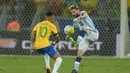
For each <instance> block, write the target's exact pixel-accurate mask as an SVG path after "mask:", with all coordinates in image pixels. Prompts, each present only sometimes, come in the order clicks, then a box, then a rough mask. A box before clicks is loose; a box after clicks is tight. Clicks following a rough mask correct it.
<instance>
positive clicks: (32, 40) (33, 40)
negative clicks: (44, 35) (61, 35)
mask: <svg viewBox="0 0 130 73" xmlns="http://www.w3.org/2000/svg"><path fill="white" fill-rule="evenodd" d="M35 35H36V31H32V32H31V43H32V47H31V48H30V54H32V53H33V51H34V50H35V47H34V43H35Z"/></svg>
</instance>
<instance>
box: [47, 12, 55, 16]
mask: <svg viewBox="0 0 130 73" xmlns="http://www.w3.org/2000/svg"><path fill="white" fill-rule="evenodd" d="M53 15H54V14H53V13H52V12H47V13H46V16H53Z"/></svg>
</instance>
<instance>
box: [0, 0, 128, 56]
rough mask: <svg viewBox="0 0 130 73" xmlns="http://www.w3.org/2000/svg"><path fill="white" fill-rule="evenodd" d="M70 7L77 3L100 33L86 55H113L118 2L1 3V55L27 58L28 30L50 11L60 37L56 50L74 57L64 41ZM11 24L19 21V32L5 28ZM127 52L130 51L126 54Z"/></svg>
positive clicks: (41, 0) (28, 0)
mask: <svg viewBox="0 0 130 73" xmlns="http://www.w3.org/2000/svg"><path fill="white" fill-rule="evenodd" d="M128 1H129V0H128ZM129 3H130V2H128V11H129V12H130V4H129ZM71 4H78V5H79V6H80V8H81V9H82V10H86V11H87V12H88V14H89V15H90V17H91V18H92V20H93V21H94V24H95V26H96V28H97V29H98V30H99V32H100V37H99V40H98V41H97V42H96V43H95V44H93V45H91V46H90V49H89V50H88V51H87V52H86V53H85V55H96V56H116V54H117V46H116V43H117V42H116V35H117V34H120V0H0V54H1V55H29V50H28V49H29V48H30V46H31V45H30V41H29V39H30V32H31V29H32V28H33V26H34V25H35V24H36V23H38V22H40V21H42V20H43V19H44V14H45V13H46V12H47V11H52V12H53V13H54V14H55V16H56V18H55V20H56V22H55V24H56V25H57V27H58V30H59V32H60V36H61V41H60V42H59V44H57V45H56V46H55V48H56V49H58V50H59V51H60V53H61V55H69V56H70V55H76V48H75V47H73V45H72V44H71V43H70V42H69V43H67V41H65V38H64V37H65V34H64V33H63V28H64V27H65V25H72V19H73V18H72V17H71V15H70V13H69V11H68V6H70V5H71ZM128 15H129V18H130V14H128ZM12 21H18V24H19V25H20V26H21V27H20V29H19V30H18V31H8V29H7V26H8V24H9V23H11V22H12ZM129 22H130V20H129ZM52 39H53V38H52ZM75 39H76V38H75ZM129 52H130V48H128V50H127V51H126V52H125V53H126V55H127V54H128V53H129ZM34 54H37V53H34Z"/></svg>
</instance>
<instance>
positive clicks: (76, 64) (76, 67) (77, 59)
mask: <svg viewBox="0 0 130 73" xmlns="http://www.w3.org/2000/svg"><path fill="white" fill-rule="evenodd" d="M81 60H82V58H81V57H77V58H76V60H75V64H74V70H76V71H78V69H79V65H80V62H81Z"/></svg>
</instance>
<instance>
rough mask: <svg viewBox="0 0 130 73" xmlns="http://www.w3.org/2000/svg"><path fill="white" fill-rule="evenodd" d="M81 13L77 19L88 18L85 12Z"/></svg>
mask: <svg viewBox="0 0 130 73" xmlns="http://www.w3.org/2000/svg"><path fill="white" fill-rule="evenodd" d="M82 12H83V14H82V16H79V17H78V18H77V19H82V18H85V17H87V16H88V13H87V12H86V11H82Z"/></svg>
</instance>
